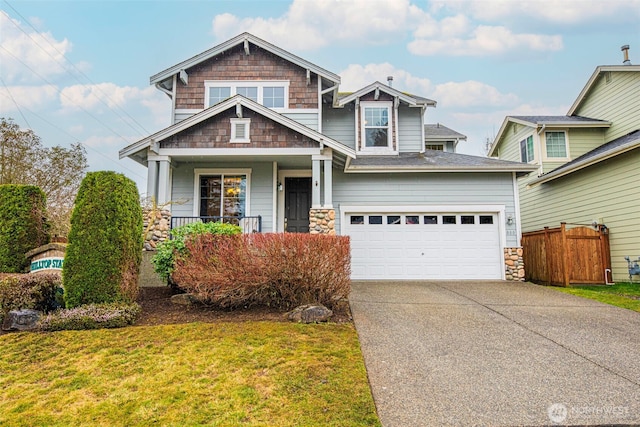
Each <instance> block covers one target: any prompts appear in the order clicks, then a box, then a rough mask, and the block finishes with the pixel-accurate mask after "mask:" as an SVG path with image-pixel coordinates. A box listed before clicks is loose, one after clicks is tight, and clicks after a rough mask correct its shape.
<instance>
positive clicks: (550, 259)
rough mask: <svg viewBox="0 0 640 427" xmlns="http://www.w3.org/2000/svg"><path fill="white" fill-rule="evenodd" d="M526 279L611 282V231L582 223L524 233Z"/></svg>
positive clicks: (562, 283)
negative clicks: (575, 225)
mask: <svg viewBox="0 0 640 427" xmlns="http://www.w3.org/2000/svg"><path fill="white" fill-rule="evenodd" d="M522 250H523V255H522V256H523V259H524V265H526V266H527V268H526V280H528V281H531V282H536V283H542V284H546V285H559V286H570V285H572V284H606V283H610V282H611V254H610V251H609V232H608V228H607V227H606V226H604V225H601V224H598V226H597V228H595V229H594V227H585V226H579V227H576V228H571V229H567V227H566V224H565V223H561V224H560V227H559V228H549V227H545V228H544V230H538V231H531V232H528V233H522Z"/></svg>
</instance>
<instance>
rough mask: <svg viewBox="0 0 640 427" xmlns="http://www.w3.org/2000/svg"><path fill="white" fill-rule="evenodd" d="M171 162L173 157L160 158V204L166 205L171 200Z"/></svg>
mask: <svg viewBox="0 0 640 427" xmlns="http://www.w3.org/2000/svg"><path fill="white" fill-rule="evenodd" d="M170 163H171V159H170V158H169V157H167V158H166V159H163V160H159V161H158V164H159V168H158V200H157V202H158V204H159V205H164V204H165V203H167V202H169V194H170V187H169V186H170V185H171V182H170V180H169V166H170Z"/></svg>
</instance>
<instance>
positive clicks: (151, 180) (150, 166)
mask: <svg viewBox="0 0 640 427" xmlns="http://www.w3.org/2000/svg"><path fill="white" fill-rule="evenodd" d="M147 198H148V199H149V200H151V199H152V198H153V199H155V200H156V201H157V200H158V162H157V161H155V160H148V161H147Z"/></svg>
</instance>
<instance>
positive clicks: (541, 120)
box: [509, 116, 607, 125]
mask: <svg viewBox="0 0 640 427" xmlns="http://www.w3.org/2000/svg"><path fill="white" fill-rule="evenodd" d="M509 117H511V118H514V119H518V120H522V121H525V122H529V123H535V124H538V125H543V124H545V123H558V122H562V123H585V122H603V123H607V121H606V120H599V119H591V118H589V117H582V116H509Z"/></svg>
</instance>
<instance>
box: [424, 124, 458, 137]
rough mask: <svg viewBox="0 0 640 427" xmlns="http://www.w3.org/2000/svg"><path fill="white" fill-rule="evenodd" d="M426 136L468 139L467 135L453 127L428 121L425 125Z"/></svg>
mask: <svg viewBox="0 0 640 427" xmlns="http://www.w3.org/2000/svg"><path fill="white" fill-rule="evenodd" d="M424 136H425V138H426V139H429V138H440V139H441V138H443V137H444V138H451V139H467V136H466V135H463V134H461V133H459V132H456V131H455V130H453V129H449V128H448V127H446V126H444V125H442V124H440V123H428V124H426V125H424Z"/></svg>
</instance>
